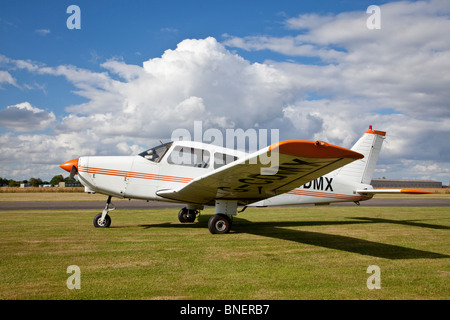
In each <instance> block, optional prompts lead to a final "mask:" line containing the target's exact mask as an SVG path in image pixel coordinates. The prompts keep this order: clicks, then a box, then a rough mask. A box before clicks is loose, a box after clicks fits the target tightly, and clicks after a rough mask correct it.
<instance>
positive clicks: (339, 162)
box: [157, 140, 363, 204]
mask: <svg viewBox="0 0 450 320" xmlns="http://www.w3.org/2000/svg"><path fill="white" fill-rule="evenodd" d="M362 157H363V156H362V155H361V154H359V153H357V152H354V151H351V150H348V149H345V148H341V147H338V146H334V145H330V144H327V143H325V142H322V141H301V140H290V141H282V142H278V143H276V144H273V145H271V146H269V147H267V148H264V149H261V150H259V151H257V152H255V153H252V154H250V155H248V156H247V157H245V158H242V159H240V160H237V161H235V162H232V163H230V164H228V165H226V166H223V167H221V168H219V169H217V170H214V171H212V172H210V173H208V174H205V175H203V176H200V177H198V178H196V179H194V180H193V181H191V182H190V183H188V184H187V185H186V186H184V187H183V188H181V189H179V190H160V191H158V192H157V194H158V195H159V196H161V197H164V198H168V199H171V200H177V201H182V202H190V203H202V204H207V203H211V202H212V201H214V200H215V199H227V200H238V201H241V202H243V203H251V202H254V201H259V200H262V199H266V198H269V197H273V196H275V195H278V194H282V193H285V192H288V191H290V190H292V189H294V188H297V187H299V186H301V185H303V184H305V183H307V182H309V181H311V180H314V179H316V178H318V177H320V176H323V175H324V174H327V173H329V172H331V171H333V170H335V169H337V168H340V167H342V166H344V165H346V164H348V163H350V162H352V161H354V160H356V159H361V158H362ZM268 160H270V161H268Z"/></svg>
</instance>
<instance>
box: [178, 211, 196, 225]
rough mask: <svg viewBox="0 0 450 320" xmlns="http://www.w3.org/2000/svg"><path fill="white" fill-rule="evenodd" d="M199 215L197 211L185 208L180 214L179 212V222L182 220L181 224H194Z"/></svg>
mask: <svg viewBox="0 0 450 320" xmlns="http://www.w3.org/2000/svg"><path fill="white" fill-rule="evenodd" d="M197 214H198V211H197V210H190V209H188V208H183V209H181V210H180V212H178V220H180V222H181V223H186V222H194V221H195V218H197Z"/></svg>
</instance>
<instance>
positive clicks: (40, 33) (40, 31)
mask: <svg viewBox="0 0 450 320" xmlns="http://www.w3.org/2000/svg"><path fill="white" fill-rule="evenodd" d="M35 32H36V33H37V34H39V35H40V36H46V35H48V34H49V33H50V29H36V30H35Z"/></svg>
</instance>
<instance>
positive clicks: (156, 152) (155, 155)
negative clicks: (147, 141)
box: [139, 142, 173, 162]
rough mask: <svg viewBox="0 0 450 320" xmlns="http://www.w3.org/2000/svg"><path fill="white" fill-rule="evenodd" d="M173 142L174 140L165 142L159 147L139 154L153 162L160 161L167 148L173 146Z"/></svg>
mask: <svg viewBox="0 0 450 320" xmlns="http://www.w3.org/2000/svg"><path fill="white" fill-rule="evenodd" d="M172 143H173V142H168V143H164V144H162V145H159V146H157V147H154V148H151V149H148V150H147V151H144V152H142V153H140V154H139V155H140V156H141V157H144V158H145V159H147V160H150V161H153V162H160V161H161V159H162V158H163V157H164V155H165V154H166V152H167V150H169V149H170V146H172Z"/></svg>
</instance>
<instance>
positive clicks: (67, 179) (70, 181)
mask: <svg viewBox="0 0 450 320" xmlns="http://www.w3.org/2000/svg"><path fill="white" fill-rule="evenodd" d="M64 181H65V182H67V183H76V182H77V180H75V179H70V177H67V178H65V179H64Z"/></svg>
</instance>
